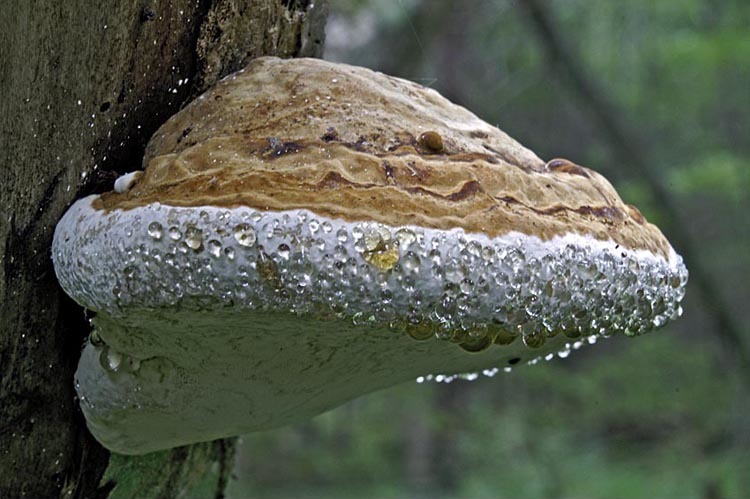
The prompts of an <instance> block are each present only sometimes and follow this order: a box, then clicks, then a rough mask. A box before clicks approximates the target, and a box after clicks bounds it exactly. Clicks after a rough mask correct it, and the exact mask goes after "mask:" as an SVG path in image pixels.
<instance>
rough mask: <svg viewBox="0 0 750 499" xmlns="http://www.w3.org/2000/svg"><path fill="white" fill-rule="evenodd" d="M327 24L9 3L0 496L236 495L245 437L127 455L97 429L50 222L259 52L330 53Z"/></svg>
mask: <svg viewBox="0 0 750 499" xmlns="http://www.w3.org/2000/svg"><path fill="white" fill-rule="evenodd" d="M324 23H325V5H324V3H323V2H321V1H318V2H316V3H315V4H314V5H313V4H309V5H308V2H307V1H302V0H104V1H101V2H90V1H87V0H66V1H59V0H36V1H28V2H12V1H10V0H0V68H1V69H0V497H8V498H13V497H57V496H60V497H97V498H104V497H177V496H180V495H183V494H184V492H185V491H186V490H188V489H189V488H190V487H192V486H195V484H198V483H200V484H201V487H202V488H201V489H200V490H201V491H202V492H201V497H203V496H206V497H208V496H209V495H214V496H215V497H222V495H223V492H222V491H223V487H224V485H225V484H226V480H227V476H228V473H229V471H230V470H231V463H232V459H233V448H234V447H233V445H234V444H233V442H231V441H218V442H213V443H207V444H199V445H194V446H190V447H183V448H179V449H174V450H172V451H166V452H161V453H155V454H150V455H147V456H143V457H135V458H132V457H127V458H126V457H123V456H110V454H109V453H108V452H107V451H106V450H105V449H104V448H102V447H101V446H100V445H99V444H98V443H97V442H96V441H94V439H93V438H92V437H91V436H90V435H89V433H88V431H87V430H86V428H85V424H84V421H83V418H82V416H81V413H80V411H79V410H78V405H77V401H76V399H75V391H74V387H73V374H74V371H75V368H76V364H77V363H78V357H79V353H80V349H81V346H82V343H83V340H84V338H85V337H86V335H87V334H88V332H89V325H88V320H87V317H86V314H85V311H84V310H83V309H82V308H80V307H78V306H77V305H76V304H75V303H73V302H72V301H71V300H69V299H68V298H67V297H65V296H64V295H63V293H62V291H61V290H60V288H59V286H58V285H57V280H56V279H55V274H54V271H53V269H52V264H51V260H50V252H49V248H50V244H51V240H52V234H53V231H54V227H55V223H56V222H57V220H58V219H59V218H60V216H61V215H62V214H63V212H64V211H65V209H66V208H67V207H68V206H69V205H70V204H71V202H72V201H73V200H75V199H76V198H78V197H80V196H82V195H85V194H90V193H92V192H101V191H105V190H110V189H111V185H112V180H113V179H114V178H115V177H116V176H117V175H118V174H120V173H124V172H127V171H131V170H134V169H137V168H139V165H140V160H141V157H142V154H143V150H144V147H145V145H146V142H147V141H148V139H149V137H150V136H151V134H152V133H153V132H154V131H155V130H156V129H157V128H158V127H159V125H161V124H162V123H163V122H164V121H165V120H166V119H167V118H168V117H169V116H171V115H172V114H173V113H175V112H176V111H177V110H178V109H180V107H182V106H183V105H184V104H185V103H186V102H187V101H189V100H190V99H191V98H193V97H195V96H196V95H198V94H199V93H201V92H202V91H204V90H205V89H206V88H207V87H208V86H210V85H211V84H213V83H214V82H215V81H217V80H218V79H219V78H221V77H223V76H224V75H226V74H228V73H230V72H232V71H234V70H237V69H239V68H240V67H242V66H243V65H244V64H245V63H246V62H247V61H248V60H249V59H251V58H253V57H256V56H260V55H278V56H281V57H291V56H304V55H307V56H316V55H319V53H320V51H321V50H322V42H323V25H324ZM216 463H218V465H217V464H216ZM209 471H210V472H212V473H213V476H212V477H211V476H210V473H209V478H206V473H207V472H209ZM201 477H203V478H202V481H201ZM206 480H213V481H214V482H213V483H209V485H206V483H207V482H206ZM206 487H209V488H206ZM206 494H208V495H206Z"/></svg>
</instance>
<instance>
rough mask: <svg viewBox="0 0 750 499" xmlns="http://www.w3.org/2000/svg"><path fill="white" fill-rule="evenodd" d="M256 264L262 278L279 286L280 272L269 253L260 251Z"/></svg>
mask: <svg viewBox="0 0 750 499" xmlns="http://www.w3.org/2000/svg"><path fill="white" fill-rule="evenodd" d="M256 265H257V266H258V274H259V275H260V278H261V279H263V280H264V281H265V282H267V283H269V284H271V285H272V286H274V287H278V286H279V274H278V272H277V271H276V264H275V263H274V261H273V260H271V258H270V257H269V256H268V255H267V254H265V253H260V254H259V255H258V260H257V262H256Z"/></svg>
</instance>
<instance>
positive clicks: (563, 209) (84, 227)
mask: <svg viewBox="0 0 750 499" xmlns="http://www.w3.org/2000/svg"><path fill="white" fill-rule="evenodd" d="M185 130H190V133H189V134H185V133H184V131H185ZM144 166H145V169H144V171H143V174H142V175H133V176H130V177H127V178H126V179H125V180H123V181H122V182H120V184H118V185H119V186H120V188H118V189H116V190H115V191H113V192H108V193H105V194H103V195H101V196H89V197H87V198H84V199H81V200H79V201H78V202H77V203H75V204H74V205H73V206H72V207H71V209H70V210H69V211H68V212H67V213H66V215H65V216H64V217H63V219H62V220H61V221H60V223H59V224H58V226H57V229H56V232H55V239H54V243H53V259H54V263H55V270H56V273H57V275H58V278H59V280H60V283H61V284H62V286H63V288H64V289H65V290H66V292H67V293H68V294H70V295H71V296H72V297H73V298H74V299H75V300H76V301H77V302H78V303H80V304H81V305H83V306H84V307H86V308H88V309H91V310H93V311H95V312H96V313H97V315H96V317H95V319H94V325H95V329H94V332H93V333H92V337H91V339H90V341H89V342H88V344H87V345H86V347H85V349H84V351H83V354H82V357H81V361H80V364H79V367H78V371H77V373H76V387H77V390H78V394H79V396H80V399H81V407H82V409H83V412H84V415H85V416H86V420H87V423H88V425H89V428H90V429H91V431H92V433H93V434H94V435H95V436H96V437H97V438H98V439H99V440H100V441H101V442H102V443H103V444H104V445H105V446H107V447H108V448H110V449H112V450H113V451H116V452H121V453H128V454H138V453H145V452H150V451H153V450H158V449H163V448H169V447H173V446H178V445H183V444H188V443H191V442H197V441H202V440H210V439H215V438H220V437H225V436H229V435H237V434H241V433H246V432H249V431H253V430H259V429H264V428H272V427H276V426H280V425H283V424H287V423H290V422H294V421H299V420H302V419H305V418H308V417H311V416H313V415H315V414H318V413H320V412H322V411H325V410H327V409H330V408H331V407H334V406H336V405H337V404H340V403H342V402H343V401H346V400H348V399H350V398H352V397H356V396H357V395H361V394H363V393H367V392H369V391H372V390H375V389H378V388H382V387H386V386H389V385H392V384H395V383H398V382H401V381H404V380H408V379H414V378H417V377H425V376H427V377H429V376H430V374H431V373H446V374H448V375H454V374H455V373H472V372H477V371H484V372H485V373H488V374H493V373H494V372H496V370H497V369H501V368H507V367H508V366H509V365H511V364H516V363H518V362H521V361H523V362H533V361H534V360H535V359H538V358H540V357H549V356H551V355H554V354H559V355H560V356H567V354H568V352H570V350H571V349H574V348H576V347H577V346H580V345H581V344H583V343H593V342H594V340H595V339H597V338H600V337H606V336H609V335H612V334H617V333H623V334H626V335H639V334H642V333H644V332H646V331H648V330H650V329H652V328H654V327H659V326H662V325H663V324H665V323H666V322H667V321H668V320H670V319H674V318H676V317H678V316H679V315H680V313H681V308H680V301H681V300H682V298H683V295H684V290H685V285H686V281H687V271H686V269H685V266H684V265H683V264H682V260H681V258H680V257H679V256H678V255H677V254H676V253H675V252H674V250H673V249H672V247H671V246H670V245H669V243H668V242H667V241H666V239H665V238H664V236H663V235H662V234H661V232H659V230H658V229H657V228H656V227H654V226H653V225H651V224H649V223H648V222H646V221H645V219H644V218H643V216H642V215H641V214H640V213H639V212H638V211H637V209H635V208H634V207H631V206H629V205H625V204H624V203H623V202H622V201H621V200H620V198H619V196H618V195H617V193H616V192H615V191H614V189H613V188H612V186H611V185H610V184H609V183H608V182H607V181H606V180H605V179H604V178H603V177H601V176H600V175H598V174H597V173H596V172H594V171H592V170H589V169H586V168H584V167H582V166H578V165H575V164H573V163H571V162H569V161H566V160H553V161H550V162H549V163H544V162H543V161H541V160H540V159H539V158H538V157H536V156H535V155H534V154H533V153H532V152H531V151H529V150H528V149H525V148H524V147H523V146H521V145H520V144H518V143H517V142H515V141H514V140H513V139H511V138H510V137H508V136H507V135H506V134H504V133H503V132H501V131H500V130H498V129H497V128H494V127H492V126H490V125H488V124H487V123H485V122H483V121H481V120H480V119H478V118H477V117H476V116H474V115H473V114H471V113H470V112H468V111H467V110H465V109H463V108H461V107H459V106H456V105H454V104H451V103H450V102H448V101H447V100H445V99H444V98H442V97H441V96H440V95H439V94H437V93H436V92H434V91H433V90H430V89H426V88H424V87H421V86H419V85H416V84H414V83H411V82H408V81H404V80H400V79H397V78H392V77H389V76H385V75H382V74H380V73H375V72H373V71H370V70H367V69H363V68H357V67H352V66H346V65H341V64H333V63H328V62H324V61H319V60H313V59H297V60H290V61H284V60H280V59H275V58H261V59H257V60H255V61H253V62H252V63H251V64H250V65H249V66H248V67H247V68H246V69H245V70H243V71H241V72H239V73H237V74H234V75H231V76H230V77H228V78H226V79H224V80H223V81H222V82H220V83H219V84H218V85H216V86H215V87H214V88H212V89H211V90H209V91H208V92H207V93H206V94H204V95H203V96H201V97H199V98H198V99H197V100H196V101H194V102H192V103H191V104H190V105H188V106H187V107H186V108H185V109H183V110H182V111H180V112H179V113H178V114H177V115H175V116H173V117H172V118H171V119H170V120H169V121H168V122H167V123H166V124H165V125H164V126H163V127H162V128H161V129H160V130H159V131H158V132H157V133H156V134H155V135H154V137H153V138H152V139H151V142H150V143H149V146H148V148H147V152H146V156H145V158H144ZM472 376H473V375H472V374H468V375H466V377H468V378H471V377H472ZM435 379H451V378H446V377H445V376H444V375H440V376H437V377H436V378H435Z"/></svg>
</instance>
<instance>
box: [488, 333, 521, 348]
mask: <svg viewBox="0 0 750 499" xmlns="http://www.w3.org/2000/svg"><path fill="white" fill-rule="evenodd" d="M516 338H518V335H517V334H513V333H511V332H509V331H508V330H506V329H498V330H497V331H496V333H495V339H494V340H493V341H494V343H495V345H510V344H511V343H513V342H514V341H516Z"/></svg>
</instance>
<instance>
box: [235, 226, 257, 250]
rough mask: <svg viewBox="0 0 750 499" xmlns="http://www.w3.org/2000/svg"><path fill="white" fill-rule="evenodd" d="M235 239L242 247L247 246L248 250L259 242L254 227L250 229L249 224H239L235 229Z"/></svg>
mask: <svg viewBox="0 0 750 499" xmlns="http://www.w3.org/2000/svg"><path fill="white" fill-rule="evenodd" d="M233 234H234V239H235V240H236V241H237V242H238V243H239V244H240V245H242V246H245V247H246V248H250V247H252V246H253V245H254V244H255V241H256V240H257V235H256V234H255V230H253V228H252V227H250V225H249V224H245V223H242V224H239V225H236V226H235V227H234V230H233Z"/></svg>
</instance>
